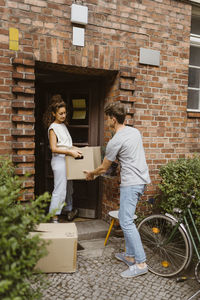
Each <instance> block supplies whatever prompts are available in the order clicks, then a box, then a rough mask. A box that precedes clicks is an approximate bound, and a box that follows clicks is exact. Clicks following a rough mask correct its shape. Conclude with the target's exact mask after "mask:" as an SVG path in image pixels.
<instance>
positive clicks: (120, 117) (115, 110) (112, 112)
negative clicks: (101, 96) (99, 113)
mask: <svg viewBox="0 0 200 300" xmlns="http://www.w3.org/2000/svg"><path fill="white" fill-rule="evenodd" d="M104 112H105V114H106V115H107V116H109V117H111V118H112V117H115V118H116V120H117V122H118V123H119V124H123V123H124V120H125V117H126V114H127V110H126V107H125V105H124V104H122V103H121V102H112V103H109V104H107V105H106V106H105V108H104Z"/></svg>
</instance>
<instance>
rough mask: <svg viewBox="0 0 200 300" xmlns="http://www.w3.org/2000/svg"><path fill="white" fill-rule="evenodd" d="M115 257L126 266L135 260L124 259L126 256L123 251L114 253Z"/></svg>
mask: <svg viewBox="0 0 200 300" xmlns="http://www.w3.org/2000/svg"><path fill="white" fill-rule="evenodd" d="M115 257H116V259H118V260H120V261H123V262H124V263H125V264H126V265H127V266H129V267H130V266H132V265H134V264H135V262H132V261H128V260H127V259H126V256H125V252H122V253H116V254H115Z"/></svg>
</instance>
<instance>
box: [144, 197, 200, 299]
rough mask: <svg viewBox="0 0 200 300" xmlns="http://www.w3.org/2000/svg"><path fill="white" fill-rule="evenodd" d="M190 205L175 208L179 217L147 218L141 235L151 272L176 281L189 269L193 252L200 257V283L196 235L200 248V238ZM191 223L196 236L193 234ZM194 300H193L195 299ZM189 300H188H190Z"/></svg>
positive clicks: (165, 215)
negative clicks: (176, 278)
mask: <svg viewBox="0 0 200 300" xmlns="http://www.w3.org/2000/svg"><path fill="white" fill-rule="evenodd" d="M193 198H194V196H192V199H191V202H190V204H189V205H188V206H187V207H186V208H185V209H184V210H180V209H178V208H175V209H174V210H173V211H174V213H176V215H179V217H175V216H174V215H171V214H168V213H166V214H164V215H162V214H155V215H151V216H148V217H146V218H145V219H144V220H142V221H141V222H140V224H139V225H138V231H139V233H140V236H141V240H142V243H143V246H144V249H145V252H146V256H147V264H148V267H149V271H151V272H152V273H154V274H156V275H159V276H163V277H172V276H175V275H177V274H179V273H180V272H181V271H182V270H183V269H187V267H188V266H189V264H190V262H191V259H192V254H193V249H194V250H195V253H196V255H197V259H198V261H197V264H196V267H195V277H196V279H197V281H198V282H199V283H200V252H199V250H198V248H197V242H196V241H195V237H194V236H195V235H196V237H197V241H198V243H199V245H200V235H199V232H198V230H197V227H196V225H195V222H194V218H193V215H192V212H191V205H192V200H193ZM189 220H190V221H191V224H192V227H193V229H194V232H195V235H194V236H193V233H192V231H191V228H190V225H189ZM198 293H200V290H199V291H198ZM196 295H197V293H196V294H195V295H193V296H192V297H191V298H189V299H192V298H193V297H194V296H196ZM189 299H188V300H189Z"/></svg>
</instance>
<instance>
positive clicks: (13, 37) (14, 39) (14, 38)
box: [9, 28, 19, 51]
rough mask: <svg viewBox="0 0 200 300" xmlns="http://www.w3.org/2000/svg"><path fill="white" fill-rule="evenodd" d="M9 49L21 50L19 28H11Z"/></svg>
mask: <svg viewBox="0 0 200 300" xmlns="http://www.w3.org/2000/svg"><path fill="white" fill-rule="evenodd" d="M9 49H10V50H15V51H17V50H19V30H18V29H17V28H9Z"/></svg>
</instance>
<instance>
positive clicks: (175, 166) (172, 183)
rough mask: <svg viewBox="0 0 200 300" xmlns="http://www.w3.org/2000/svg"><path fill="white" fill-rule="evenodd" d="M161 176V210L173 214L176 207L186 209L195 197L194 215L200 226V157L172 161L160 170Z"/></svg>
mask: <svg viewBox="0 0 200 300" xmlns="http://www.w3.org/2000/svg"><path fill="white" fill-rule="evenodd" d="M159 175H160V176H161V183H160V184H159V189H160V191H161V195H160V196H161V197H160V198H161V199H160V201H159V202H160V203H159V206H160V207H161V209H162V210H164V211H165V212H168V213H172V212H173V208H174V207H179V208H181V209H184V208H185V207H186V206H187V205H188V204H189V203H190V201H191V196H192V195H194V196H195V199H193V205H192V213H193V214H194V218H195V222H196V223H197V224H198V225H200V210H199V204H200V157H199V156H195V157H193V158H185V159H178V160H176V161H170V162H169V163H168V164H166V165H164V166H162V167H161V168H160V171H159Z"/></svg>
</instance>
